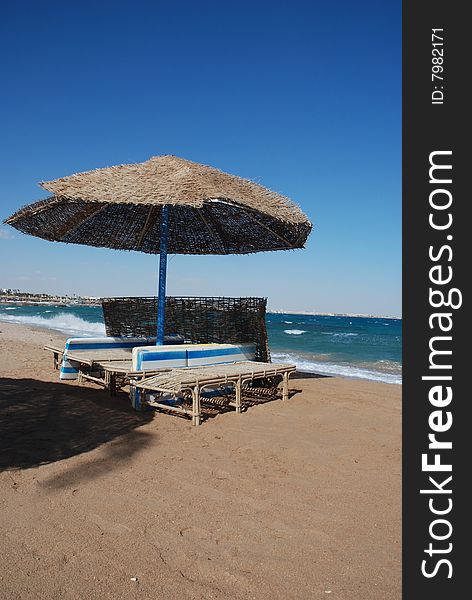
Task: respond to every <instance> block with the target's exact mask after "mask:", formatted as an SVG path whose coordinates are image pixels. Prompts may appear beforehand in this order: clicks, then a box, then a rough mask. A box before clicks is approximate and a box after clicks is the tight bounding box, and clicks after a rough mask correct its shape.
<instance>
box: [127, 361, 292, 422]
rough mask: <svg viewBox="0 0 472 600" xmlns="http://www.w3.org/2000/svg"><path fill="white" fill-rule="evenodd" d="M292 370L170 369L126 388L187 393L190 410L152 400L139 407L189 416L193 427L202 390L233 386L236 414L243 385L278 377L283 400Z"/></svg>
mask: <svg viewBox="0 0 472 600" xmlns="http://www.w3.org/2000/svg"><path fill="white" fill-rule="evenodd" d="M295 371H296V366H295V365H289V364H272V363H260V362H255V361H242V362H240V363H231V364H219V365H208V366H205V367H188V368H186V369H178V368H177V369H171V370H169V371H168V372H166V373H159V374H157V375H153V376H151V377H149V376H146V377H145V378H144V379H141V380H140V381H130V388H135V389H136V390H139V391H143V392H145V391H148V392H158V393H165V394H171V395H172V396H173V397H174V398H176V397H177V395H179V394H182V393H183V392H185V391H189V392H190V393H191V395H192V408H191V409H190V408H186V407H180V406H171V405H168V404H163V403H160V402H157V401H154V400H148V401H144V402H143V403H142V405H143V404H144V405H148V406H152V407H153V408H160V409H164V410H168V411H171V412H176V413H180V414H184V415H189V416H191V417H192V423H193V425H200V424H201V415H202V410H201V393H202V391H203V390H204V389H205V388H206V387H214V386H221V385H233V386H234V388H235V396H236V398H235V402H230V406H233V407H234V408H235V410H236V412H237V413H241V410H242V401H241V390H242V387H243V385H244V384H246V383H249V382H252V381H254V380H255V379H263V378H266V377H275V376H277V375H282V400H287V399H288V394H289V377H290V375H291V374H292V373H294V372H295ZM133 393H135V390H133V389H130V394H133Z"/></svg>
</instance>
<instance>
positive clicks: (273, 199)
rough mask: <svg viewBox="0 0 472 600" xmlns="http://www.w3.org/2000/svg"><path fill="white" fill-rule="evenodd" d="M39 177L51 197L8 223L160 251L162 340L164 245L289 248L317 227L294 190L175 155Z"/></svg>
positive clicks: (66, 238) (236, 250) (42, 233)
mask: <svg viewBox="0 0 472 600" xmlns="http://www.w3.org/2000/svg"><path fill="white" fill-rule="evenodd" d="M40 185H41V187H43V188H44V189H45V190H47V191H48V192H50V193H51V194H52V195H51V197H49V198H47V199H45V200H40V201H39V202H35V203H33V204H30V205H28V206H25V207H24V208H21V209H20V210H19V211H17V212H16V213H14V214H13V215H12V216H10V217H9V218H8V219H6V220H5V223H7V224H9V225H12V226H13V227H15V228H16V229H18V230H19V231H22V232H23V233H28V234H30V235H34V236H37V237H40V238H43V239H46V240H50V241H56V242H65V243H70V244H84V245H87V246H97V247H106V248H113V249H119V250H136V251H139V252H146V253H150V254H160V257H161V260H160V276H159V317H158V342H159V330H160V329H162V332H163V326H164V313H163V309H162V307H163V306H164V305H165V277H166V263H167V260H166V259H167V253H171V254H249V253H252V252H264V251H271V250H292V249H296V248H303V246H304V244H305V242H306V239H307V237H308V235H309V234H310V231H311V227H312V226H311V223H310V222H309V220H308V219H307V217H306V216H305V215H304V214H303V212H302V211H301V210H300V209H299V208H298V206H296V205H295V204H294V203H293V202H292V201H291V200H290V199H289V198H287V197H285V196H282V195H280V194H277V193H275V192H272V191H270V190H268V189H267V188H265V187H263V186H261V185H259V184H256V183H254V182H252V181H249V180H247V179H242V178H240V177H236V176H234V175H229V174H227V173H223V172H222V171H219V170H218V169H215V168H212V167H209V166H206V165H202V164H198V163H195V162H191V161H189V160H185V159H182V158H178V157H176V156H156V157H152V158H150V159H149V160H147V161H146V162H143V163H138V164H128V165H118V166H113V167H107V168H103V169H95V170H93V171H87V172H85V173H77V174H75V175H70V176H68V177H62V178H60V179H55V180H54V181H45V182H42V183H40ZM161 309H162V310H161ZM162 335H163V333H162Z"/></svg>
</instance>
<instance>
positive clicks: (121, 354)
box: [44, 346, 161, 396]
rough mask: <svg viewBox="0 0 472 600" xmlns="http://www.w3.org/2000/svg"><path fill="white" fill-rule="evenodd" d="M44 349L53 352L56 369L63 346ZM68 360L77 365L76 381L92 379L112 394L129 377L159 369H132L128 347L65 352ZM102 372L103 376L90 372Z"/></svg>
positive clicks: (144, 374)
mask: <svg viewBox="0 0 472 600" xmlns="http://www.w3.org/2000/svg"><path fill="white" fill-rule="evenodd" d="M44 349H45V350H49V351H50V352H52V353H53V361H54V369H56V370H58V369H59V366H60V364H61V361H62V357H63V355H64V348H63V347H60V348H59V347H57V346H45V347H44ZM67 358H68V360H71V361H73V362H76V363H77V365H78V371H79V372H78V378H77V381H79V382H81V381H85V380H87V381H93V382H94V383H96V384H98V385H101V386H102V387H104V388H105V389H106V390H109V392H110V394H111V395H112V396H115V395H116V392H117V390H118V389H120V388H121V387H123V386H124V385H127V384H128V383H129V380H130V378H133V379H135V380H136V379H142V378H144V377H145V376H148V375H155V374H156V373H159V372H161V371H160V370H159V371H157V370H156V371H146V372H144V371H133V368H132V364H131V363H132V360H131V349H130V348H115V349H113V350H82V351H80V352H76V353H74V352H73V351H72V352H70V351H69V352H67ZM93 372H96V373H97V374H98V373H103V377H99V376H95V375H91V374H90V373H93Z"/></svg>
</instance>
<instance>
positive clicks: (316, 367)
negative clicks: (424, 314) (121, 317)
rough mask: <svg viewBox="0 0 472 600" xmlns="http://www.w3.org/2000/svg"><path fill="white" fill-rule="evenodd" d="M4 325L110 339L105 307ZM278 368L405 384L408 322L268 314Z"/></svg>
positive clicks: (39, 313)
mask: <svg viewBox="0 0 472 600" xmlns="http://www.w3.org/2000/svg"><path fill="white" fill-rule="evenodd" d="M0 321H4V322H7V323H20V324H23V325H32V326H35V327H42V328H46V329H52V330H55V331H59V332H61V333H65V334H67V335H71V336H81V335H83V336H90V337H93V336H101V335H105V325H104V322H103V314H102V309H101V307H100V306H82V305H74V304H72V305H61V306H53V305H13V304H0ZM267 331H268V335H269V345H270V350H271V355H272V360H273V361H274V362H276V361H280V362H293V363H295V364H296V365H297V367H298V368H299V370H301V371H307V372H311V373H319V374H324V375H335V376H342V377H349V378H356V379H370V380H373V381H382V382H385V383H392V384H401V382H402V354H401V348H402V321H401V319H393V318H381V317H359V316H344V315H343V316H339V315H306V314H291V313H280V312H278V313H268V314H267Z"/></svg>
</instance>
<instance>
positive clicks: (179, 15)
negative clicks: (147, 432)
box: [0, 0, 401, 315]
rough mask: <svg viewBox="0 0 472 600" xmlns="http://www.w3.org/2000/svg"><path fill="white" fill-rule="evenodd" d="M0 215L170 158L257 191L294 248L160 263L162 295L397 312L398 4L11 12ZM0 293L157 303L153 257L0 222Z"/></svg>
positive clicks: (70, 7) (44, 5) (0, 42)
mask: <svg viewBox="0 0 472 600" xmlns="http://www.w3.org/2000/svg"><path fill="white" fill-rule="evenodd" d="M0 47H1V48H0V50H1V57H2V58H1V61H2V63H3V64H2V84H3V85H2V88H3V93H2V94H1V97H0V115H1V117H0V118H1V132H2V133H1V140H2V142H1V144H0V171H1V172H0V175H1V178H0V201H1V208H0V218H1V219H2V220H3V219H4V218H5V217H7V216H8V215H9V214H11V213H12V212H14V211H15V210H17V209H18V208H19V207H20V206H22V205H24V204H28V203H30V202H32V201H34V200H37V199H40V198H43V197H46V195H47V194H45V193H44V192H43V191H42V190H41V189H40V188H39V187H38V185H37V183H38V182H39V181H41V180H49V179H55V178H57V177H61V176H64V175H69V174H71V173H74V172H78V171H85V170H88V169H92V168H98V167H103V166H109V165H113V164H120V163H128V162H141V161H143V160H146V159H148V158H149V157H150V156H154V155H159V154H175V155H178V156H182V157H184V158H187V159H190V160H194V161H197V162H202V163H205V164H210V165H213V166H215V167H217V168H220V169H222V170H224V171H228V172H230V173H234V174H237V175H240V176H242V177H247V178H250V179H254V180H256V181H257V182H259V183H261V184H263V185H265V186H267V187H269V188H271V189H274V190H276V191H278V192H280V193H283V194H285V195H287V196H289V197H291V198H292V199H293V200H295V201H296V202H297V203H298V204H299V205H300V206H301V207H302V209H303V210H304V211H305V213H306V214H307V215H308V216H309V217H310V219H311V220H312V222H313V223H314V229H313V233H312V235H311V237H310V239H309V241H308V244H307V248H306V249H305V250H301V251H292V252H275V253H265V254H258V255H251V256H234V257H227V256H222V257H188V256H175V257H172V258H171V260H170V263H169V269H168V275H169V277H168V293H169V294H174V295H231V296H232V295H236V296H244V295H259V296H268V298H269V306H270V307H272V308H285V309H289V310H318V311H323V312H361V313H375V314H389V315H398V314H400V313H401V3H400V2H398V1H395V2H393V1H387V2H382V3H374V2H363V1H356V2H354V1H351V2H345V1H338V2H327V1H325V2H321V1H316V0H314V1H311V2H309V1H306V2H304V1H297V0H294V1H291V2H276V1H273V2H265V1H260V2H258V1H253V2H245V1H239V2H231V1H228V2H221V1H220V2H213V1H205V0H202V1H199V2H196V1H191V2H190V1H184V2H161V1H159V0H154V1H143V0H137V1H135V2H121V1H120V0H115V1H114V2H108V1H101V2H89V1H88V0H86V1H84V0H82V1H80V2H79V1H71V2H55V1H51V0H49V1H48V0H45V2H41V3H40V2H34V1H30V2H22V3H14V2H11V3H8V4H5V5H4V6H3V7H2V19H1V23H0ZM0 252H1V256H2V260H1V263H0V287H13V288H20V289H23V290H31V291H45V292H59V293H74V292H75V293H78V294H86V295H101V296H113V295H152V294H155V289H156V280H157V265H158V259H157V257H155V256H148V255H142V254H139V253H130V252H118V251H111V250H107V249H98V248H88V247H86V246H71V245H65V244H57V243H56V244H55V243H51V242H47V241H44V240H40V239H37V238H33V237H29V236H25V235H22V234H20V233H18V232H16V230H14V229H11V228H8V227H6V226H2V227H0Z"/></svg>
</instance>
